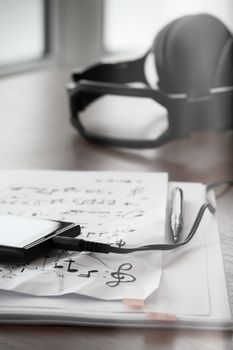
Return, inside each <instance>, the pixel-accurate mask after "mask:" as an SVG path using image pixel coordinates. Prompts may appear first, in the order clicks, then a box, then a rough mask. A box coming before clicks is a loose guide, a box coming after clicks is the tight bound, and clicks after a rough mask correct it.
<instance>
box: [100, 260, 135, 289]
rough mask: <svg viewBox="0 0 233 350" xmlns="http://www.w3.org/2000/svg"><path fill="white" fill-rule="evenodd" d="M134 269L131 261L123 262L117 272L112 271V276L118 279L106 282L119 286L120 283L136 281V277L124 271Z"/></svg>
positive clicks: (112, 285)
mask: <svg viewBox="0 0 233 350" xmlns="http://www.w3.org/2000/svg"><path fill="white" fill-rule="evenodd" d="M131 269H132V265H131V264H130V263H125V264H122V265H120V266H119V267H118V269H117V271H116V272H112V273H111V276H112V277H113V278H115V279H116V280H113V281H109V282H107V283H106V284H107V285H108V286H109V287H117V286H119V284H120V283H130V282H134V281H136V278H135V277H134V276H132V275H130V274H129V273H125V272H122V271H129V270H131Z"/></svg>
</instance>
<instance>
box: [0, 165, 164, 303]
mask: <svg viewBox="0 0 233 350" xmlns="http://www.w3.org/2000/svg"><path fill="white" fill-rule="evenodd" d="M167 185H168V179H167V175H166V174H162V173H159V174H156V173H120V172H119V173H114V172H59V171H1V172H0V193H1V197H0V198H1V199H0V214H8V215H23V216H36V217H42V218H50V219H58V220H66V221H72V222H77V223H79V224H80V225H81V227H82V236H80V237H81V238H84V239H88V240H93V241H101V242H104V243H111V244H113V245H116V246H122V247H131V246H134V247H137V246H140V245H146V244H151V243H155V242H162V241H163V239H164V232H165V219H166V201H167ZM161 257H162V254H161V252H149V253H148V252H147V253H134V254H130V255H128V254H127V255H126V256H124V255H113V254H111V255H103V254H93V253H91V254H89V253H76V252H66V251H65V252H64V251H52V252H49V254H46V255H45V256H44V257H43V258H40V259H37V260H35V261H33V262H32V263H30V264H29V265H7V266H4V265H1V266H0V270H1V271H0V289H3V290H13V291H17V292H22V293H27V294H31V295H43V296H45V295H47V296H48V295H62V294H67V293H77V294H81V295H86V296H91V297H95V298H100V299H107V300H111V299H124V298H137V299H145V298H146V297H148V295H150V294H151V293H152V291H154V290H155V289H157V288H158V286H159V282H160V277H161V263H162V262H161Z"/></svg>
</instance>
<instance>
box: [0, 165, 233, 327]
mask: <svg viewBox="0 0 233 350" xmlns="http://www.w3.org/2000/svg"><path fill="white" fill-rule="evenodd" d="M13 173H14V176H13ZM15 174H16V173H15V171H14V172H11V171H1V172H0V178H2V181H3V178H4V179H5V180H4V181H5V182H4V181H3V182H2V187H1V192H2V198H3V199H4V198H5V199H6V198H8V202H7V201H5V202H4V203H3V202H2V203H1V204H0V213H2V212H4V213H5V214H6V211H8V214H12V212H10V210H12V203H13V199H12V197H10V195H11V196H12V193H10V192H9V191H12V189H17V191H20V188H22V187H24V189H25V187H27V189H29V188H37V189H38V188H40V191H42V188H43V191H44V193H45V192H46V191H47V192H48V189H50V190H51V181H52V179H54V180H53V187H54V188H55V187H56V185H55V184H57V185H58V182H60V184H64V183H65V184H67V181H68V180H69V185H70V184H71V185H72V186H73V185H74V183H71V182H72V181H73V182H75V181H77V185H76V187H75V188H76V190H77V189H78V188H79V189H80V181H79V178H80V176H82V177H84V178H87V177H88V176H89V177H95V179H98V184H100V183H102V184H104V187H106V179H108V180H107V181H110V180H111V181H110V182H109V183H111V184H113V183H114V186H115V190H116V192H117V190H118V185H119V181H120V179H121V181H123V180H124V181H125V182H124V186H125V188H127V187H129V188H130V184H132V182H130V181H131V180H130V179H134V180H135V176H136V177H137V181H140V179H145V175H146V174H147V175H149V177H150V179H152V180H153V178H154V179H155V180H156V179H157V180H158V181H162V183H163V184H164V185H163V186H164V187H163V191H162V192H165V193H166V194H165V195H166V207H167V204H168V203H169V200H170V192H171V189H172V188H173V187H174V186H178V187H181V188H182V189H183V192H184V222H185V224H184V228H183V235H184V236H185V235H186V233H187V232H188V231H189V230H190V228H191V226H192V224H193V221H194V218H195V216H196V214H197V211H198V210H199V208H200V206H201V205H202V204H203V203H204V201H205V186H204V185H203V184H200V183H173V182H172V183H171V182H168V177H167V174H163V175H162V174H160V175H162V176H161V177H158V173H130V172H128V173H114V172H111V173H110V172H109V173H108V172H99V173H96V172H59V171H49V172H48V171H39V172H37V171H18V174H17V175H18V176H15ZM119 175H121V176H120V177H119ZM96 176H97V177H96ZM71 178H72V179H73V180H72V181H71ZM13 179H14V180H13ZM161 179H162V180H161ZM101 181H102V182H101ZM114 181H115V182H114ZM127 181H128V182H127ZM146 183H148V186H149V188H147V189H146V191H147V190H149V193H150V192H152V193H153V190H154V189H153V181H151V182H148V181H145V182H144V186H145V187H147V185H146ZM166 184H167V185H166ZM134 185H135V184H134ZM72 186H71V187H72ZM151 186H152V187H151ZM73 187H74V186H73ZM136 187H137V191H138V192H140V191H142V186H140V185H139V182H138V186H136ZM136 187H135V186H134V189H135V188H136ZM67 188H68V187H67ZM140 188H141V189H140ZM10 189H11V190H10ZM99 189H100V188H99ZM131 189H132V188H131ZM91 190H92V191H94V188H92V189H91ZM7 191H8V192H7ZM144 191H145V189H144ZM4 193H5V195H6V194H7V195H6V196H5V197H4V196H3V194H4ZM146 193H148V192H146ZM144 194H145V192H144ZM16 197H17V196H16ZM10 198H11V201H12V203H11V204H10V202H9V199H10ZM147 198H149V197H147ZM19 199H20V196H19V194H18V200H19ZM16 200H17V198H15V202H14V205H15V203H16ZM31 200H34V197H33V196H32V197H30V201H31ZM28 201H29V197H28ZM159 201H161V203H163V202H164V196H161V198H160V199H159ZM25 202H26V201H25ZM24 205H25V206H26V204H24ZM147 205H148V202H147V204H146V207H145V212H147V211H149V212H150V209H149V208H153V210H155V209H156V208H157V210H159V206H158V207H156V205H155V206H154V203H153V205H152V206H151V205H150V206H147ZM162 205H163V204H162ZM30 206H31V202H30ZM94 207H95V209H96V205H94ZM94 207H93V208H92V210H93V211H94ZM15 208H16V209H15V210H16V211H15V212H14V214H16V213H18V214H19V215H22V214H24V215H25V211H24V213H23V210H25V209H26V208H25V207H24V206H23V205H22V202H21V203H20V205H19V206H16V205H15ZM34 209H35V208H34ZM37 209H38V208H37ZM47 209H48V208H47ZM105 209H106V208H105ZM118 209H119V208H118ZM140 209H141V208H140ZM160 209H161V208H160ZM26 210H28V206H27V209H26ZM153 210H152V212H153ZM20 211H21V212H20ZM48 212H49V211H48ZM152 212H150V215H149V216H148V217H150V216H151V215H152ZM162 212H164V213H165V215H164V216H163V215H161V212H160V214H159V215H158V216H157V218H160V220H157V221H156V220H154V221H152V222H154V223H155V222H157V224H158V222H159V225H158V226H157V230H161V231H164V236H163V239H165V240H166V241H169V240H170V232H169V228H168V225H167V221H168V220H167V215H168V213H167V210H166V208H163V209H162ZM28 214H29V211H28ZM50 215H52V213H51V211H50ZM148 217H147V218H148ZM163 217H164V218H165V220H164V222H163V220H162V221H161V218H162V219H163ZM136 218H138V217H137V216H136ZM139 218H140V219H141V217H139ZM97 221H98V220H97ZM134 222H135V217H133V218H130V223H131V225H132V223H134ZM138 223H139V227H140V230H139V232H140V233H141V235H142V232H143V225H142V223H143V220H142V221H140V220H139V221H138ZM105 224H106V225H107V222H105ZM108 224H109V226H111V225H112V224H113V222H112V220H111V222H109V223H108ZM118 224H119V223H118ZM155 236H156V234H155ZM140 237H141V236H140ZM118 238H119V237H118ZM140 239H141V242H138V244H140V245H142V243H143V238H142V237H141V238H140ZM149 239H151V237H149ZM156 239H161V237H160V235H159V236H156ZM130 243H131V244H132V242H130ZM140 254H141V256H139V257H137V258H138V259H139V261H140V262H141V265H142V267H143V271H145V273H146V272H148V271H149V273H151V270H150V269H149V270H148V271H146V269H147V266H148V265H149V264H152V267H154V268H155V269H156V268H158V266H159V261H160V262H161V274H160V276H159V278H158V276H157V279H156V278H155V280H156V281H157V282H156V283H157V284H158V285H156V286H155V285H154V284H153V283H150V290H149V292H147V293H144V294H143V296H145V295H146V297H141V294H140V293H139V296H140V297H139V298H138V297H135V295H134V294H131V293H129V295H127V294H126V296H125V295H123V297H121V298H120V299H117V296H116V298H107V299H106V298H105V299H104V298H102V299H101V298H100V297H98V296H97V297H95V296H93V295H91V294H89V295H88V294H85V293H84V294H80V293H75V292H74V291H73V292H71V293H63V294H57V295H33V293H30V290H27V292H25V291H23V292H22V291H20V290H19V291H17V290H16V291H14V292H13V291H12V290H2V289H1V290H0V322H1V323H15V324H62V325H93V326H123V327H149V328H150V327H151V328H156V327H158V328H194V329H229V330H231V329H232V315H231V306H230V302H229V295H228V289H227V284H226V278H225V271H224V264H223V255H222V249H221V243H220V237H219V229H218V222H217V216H213V215H212V214H211V213H209V212H206V213H205V215H204V217H203V220H202V222H201V224H200V226H199V228H198V231H197V233H196V235H195V237H194V238H193V239H192V241H191V242H190V243H189V244H187V245H186V246H184V247H182V248H178V249H177V250H174V251H170V252H163V253H161V254H160V253H159V254H160V255H161V260H160V259H158V260H156V262H155V266H153V261H152V260H151V261H149V263H148V260H147V258H148V253H145V252H142V253H140ZM140 254H139V255H140ZM108 259H111V256H109V257H108ZM115 259H116V258H115ZM128 259H131V260H129V261H132V257H129V258H128ZM140 259H141V260H140ZM125 263H127V261H125ZM150 267H151V266H150ZM121 273H125V274H126V275H125V276H124V277H125V278H126V279H127V278H129V276H127V274H129V275H130V273H131V271H129V270H121V271H118V280H120V277H122V275H120V274H121ZM112 277H113V278H112V280H113V281H115V282H116V281H117V276H116V275H115V278H114V275H112ZM153 278H154V277H153ZM93 279H94V278H93ZM158 281H159V282H158ZM92 282H93V281H91V278H90V279H89V283H92ZM2 283H3V282H2ZM2 283H1V281H0V288H1V284H2ZM115 284H116V283H115ZM128 285H129V284H128ZM128 285H127V283H125V290H126V291H128ZM147 287H148V286H147V284H145V288H147ZM112 289H113V288H112Z"/></svg>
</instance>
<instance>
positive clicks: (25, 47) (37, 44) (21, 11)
mask: <svg viewBox="0 0 233 350" xmlns="http://www.w3.org/2000/svg"><path fill="white" fill-rule="evenodd" d="M0 47H1V49H0V66H4V65H10V64H18V63H22V62H25V61H31V60H34V59H38V58H40V57H41V56H43V54H44V50H45V33H44V1H43V0H20V1H19V0H0Z"/></svg>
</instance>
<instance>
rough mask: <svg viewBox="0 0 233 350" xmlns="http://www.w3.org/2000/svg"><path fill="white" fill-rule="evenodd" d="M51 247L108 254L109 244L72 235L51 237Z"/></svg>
mask: <svg viewBox="0 0 233 350" xmlns="http://www.w3.org/2000/svg"><path fill="white" fill-rule="evenodd" d="M52 242H53V247H54V248H58V249H65V250H72V251H77V252H95V253H104V254H108V253H109V251H110V245H109V244H105V243H99V242H91V241H85V240H83V239H77V238H72V237H64V236H55V237H53V238H52Z"/></svg>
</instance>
